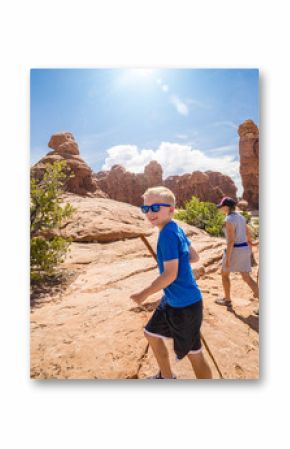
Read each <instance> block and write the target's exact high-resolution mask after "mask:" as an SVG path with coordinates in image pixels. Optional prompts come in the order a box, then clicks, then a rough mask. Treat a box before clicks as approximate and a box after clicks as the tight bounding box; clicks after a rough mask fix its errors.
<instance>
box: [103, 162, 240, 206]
mask: <svg viewBox="0 0 290 449" xmlns="http://www.w3.org/2000/svg"><path fill="white" fill-rule="evenodd" d="M94 176H95V179H96V180H97V183H98V185H99V188H100V189H101V190H102V191H103V192H106V193H107V194H108V196H109V197H110V198H112V199H115V200H117V201H123V202H126V203H130V204H132V205H135V206H138V205H140V204H142V194H143V193H144V192H145V190H146V189H147V188H149V187H154V186H158V185H165V186H166V187H168V188H169V189H171V190H172V191H173V192H174V194H175V196H176V202H177V206H182V205H183V204H184V202H185V201H187V200H189V199H190V198H191V197H192V195H195V196H197V197H198V198H199V199H200V200H202V201H211V202H214V203H217V202H219V201H220V199H221V198H222V197H223V196H225V195H227V196H231V197H232V198H234V199H236V192H237V188H236V186H235V184H234V182H233V181H232V179H231V178H230V177H229V176H226V175H223V174H222V173H219V172H212V171H207V172H205V173H204V172H200V171H194V172H192V173H186V174H184V175H181V176H170V177H168V178H166V179H165V180H163V179H162V167H161V165H160V164H159V163H158V162H156V161H151V162H150V163H149V164H148V165H147V166H146V167H145V169H144V173H138V174H135V173H131V172H128V171H126V169H125V168H124V167H122V166H121V165H114V166H113V167H112V168H111V170H109V171H101V172H98V173H95V175H94Z"/></svg>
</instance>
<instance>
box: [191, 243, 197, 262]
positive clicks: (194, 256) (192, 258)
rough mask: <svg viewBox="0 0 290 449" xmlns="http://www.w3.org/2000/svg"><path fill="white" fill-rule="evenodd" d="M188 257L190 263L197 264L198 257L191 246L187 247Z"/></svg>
mask: <svg viewBox="0 0 290 449" xmlns="http://www.w3.org/2000/svg"><path fill="white" fill-rule="evenodd" d="M189 256H190V259H189V260H190V262H198V261H199V255H198V254H197V252H196V250H195V249H194V247H193V246H192V245H190V247H189Z"/></svg>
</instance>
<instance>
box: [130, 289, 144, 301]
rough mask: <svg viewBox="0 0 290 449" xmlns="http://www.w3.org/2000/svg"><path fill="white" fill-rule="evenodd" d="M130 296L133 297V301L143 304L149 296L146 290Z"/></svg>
mask: <svg viewBox="0 0 290 449" xmlns="http://www.w3.org/2000/svg"><path fill="white" fill-rule="evenodd" d="M130 298H131V299H133V301H135V302H136V303H137V304H142V302H143V301H145V299H146V298H147V295H146V293H145V292H144V291H142V292H139V293H133V295H131V296H130Z"/></svg>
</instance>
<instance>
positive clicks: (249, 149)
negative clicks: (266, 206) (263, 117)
mask: <svg viewBox="0 0 290 449" xmlns="http://www.w3.org/2000/svg"><path fill="white" fill-rule="evenodd" d="M238 133H239V136H240V143H239V150H240V175H241V178H242V183H243V188H244V193H243V199H244V200H246V201H247V202H248V204H249V208H251V209H255V210H257V209H259V129H258V127H257V126H256V124H255V123H254V122H253V121H252V120H245V121H244V123H242V124H241V125H240V127H239V129H238Z"/></svg>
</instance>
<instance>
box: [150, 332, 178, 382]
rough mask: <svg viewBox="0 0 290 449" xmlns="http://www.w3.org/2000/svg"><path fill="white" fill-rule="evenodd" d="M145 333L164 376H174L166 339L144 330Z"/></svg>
mask: <svg viewBox="0 0 290 449" xmlns="http://www.w3.org/2000/svg"><path fill="white" fill-rule="evenodd" d="M144 335H145V337H146V338H147V340H148V343H149V345H150V346H151V348H152V351H153V354H154V356H155V358H156V360H157V363H158V366H159V368H160V372H161V375H162V377H164V378H165V379H171V378H172V377H173V374H172V371H171V367H170V363H169V356H168V351H167V348H166V346H165V344H164V341H163V340H162V338H160V337H153V336H152V335H150V334H148V332H146V331H145V332H144Z"/></svg>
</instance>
